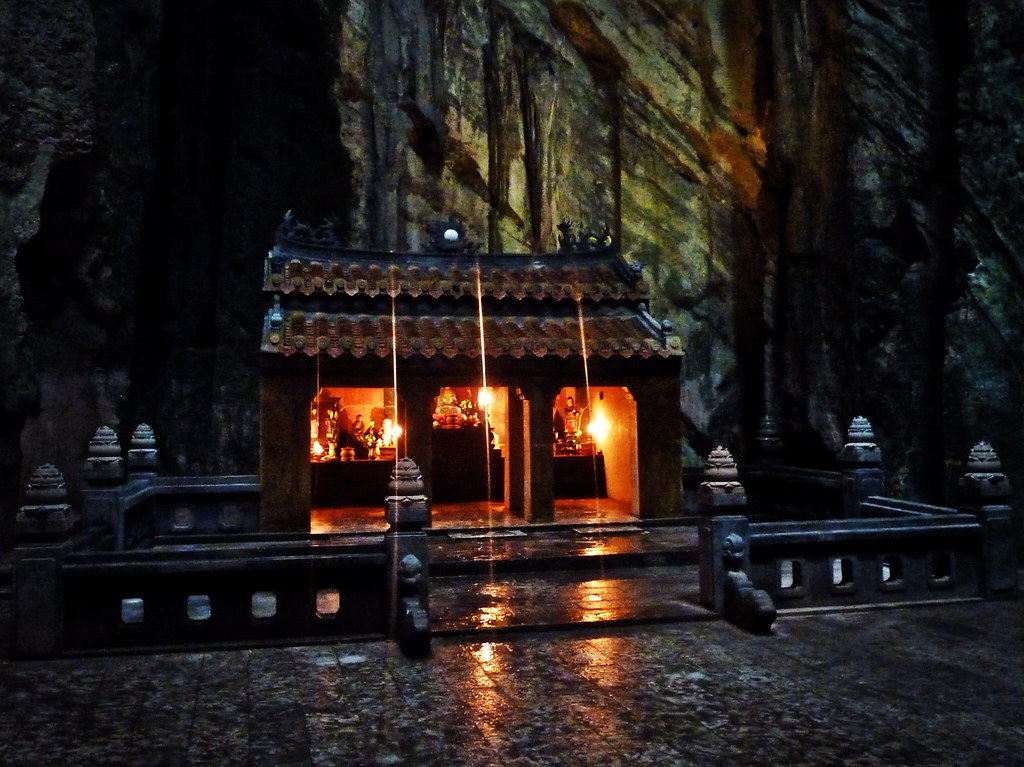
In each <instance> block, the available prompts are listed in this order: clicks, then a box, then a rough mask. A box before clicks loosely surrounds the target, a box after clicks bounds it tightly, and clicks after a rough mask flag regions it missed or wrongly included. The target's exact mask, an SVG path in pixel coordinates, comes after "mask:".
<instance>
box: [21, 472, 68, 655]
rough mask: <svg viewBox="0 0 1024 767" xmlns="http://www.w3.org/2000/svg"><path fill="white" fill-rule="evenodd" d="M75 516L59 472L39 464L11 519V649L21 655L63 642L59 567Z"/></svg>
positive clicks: (53, 649)
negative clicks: (12, 596) (13, 543)
mask: <svg viewBox="0 0 1024 767" xmlns="http://www.w3.org/2000/svg"><path fill="white" fill-rule="evenodd" d="M76 523H77V516H76V515H75V513H74V510H73V509H72V507H71V504H70V503H68V491H67V487H66V485H65V484H64V475H63V474H62V473H61V472H60V470H59V469H57V467H56V466H53V465H52V464H43V465H42V466H40V467H38V468H37V469H36V470H35V471H34V472H33V473H32V476H31V477H30V478H29V481H28V485H27V487H26V489H25V504H24V505H23V506H21V508H20V510H19V512H18V515H17V518H16V520H15V537H16V540H17V545H16V546H15V549H14V557H13V559H14V561H13V576H14V578H13V580H14V604H13V624H14V625H13V637H12V639H13V651H14V654H15V655H18V656H21V657H46V656H51V655H55V654H57V653H58V652H60V650H61V649H62V648H63V646H64V590H63V575H62V573H61V568H62V565H63V562H64V555H65V552H66V551H67V548H68V539H69V538H70V536H71V534H72V533H73V532H74V529H75V525H76Z"/></svg>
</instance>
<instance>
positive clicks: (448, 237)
mask: <svg viewBox="0 0 1024 767" xmlns="http://www.w3.org/2000/svg"><path fill="white" fill-rule="evenodd" d="M441 236H442V237H444V240H445V242H455V241H456V240H457V239H459V233H458V232H457V231H455V230H454V229H445V230H444V234H443V235H441Z"/></svg>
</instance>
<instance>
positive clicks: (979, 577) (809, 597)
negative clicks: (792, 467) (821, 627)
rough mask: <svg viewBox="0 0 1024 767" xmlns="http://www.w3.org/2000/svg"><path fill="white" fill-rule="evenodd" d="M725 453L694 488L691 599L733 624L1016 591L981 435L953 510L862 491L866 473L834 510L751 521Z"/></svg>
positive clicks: (992, 463) (1008, 525)
mask: <svg viewBox="0 0 1024 767" xmlns="http://www.w3.org/2000/svg"><path fill="white" fill-rule="evenodd" d="M727 454H728V451H725V450H724V449H723V448H719V449H718V450H717V451H715V452H713V453H712V455H711V456H709V458H708V472H707V477H708V478H707V480H706V481H705V483H704V484H703V486H702V491H703V492H702V496H701V509H702V510H701V514H702V517H701V521H700V526H699V534H698V537H699V549H700V568H701V573H700V578H701V592H700V599H701V602H702V604H704V605H705V606H707V607H709V608H711V609H713V610H715V611H717V612H719V613H721V614H722V615H724V616H725V617H726V618H728V619H730V620H732V621H734V622H736V623H738V624H740V625H744V626H746V627H747V628H750V629H753V630H759V631H764V630H767V629H768V628H769V627H770V626H771V624H772V622H773V621H774V620H775V617H776V612H777V609H782V610H787V609H793V608H823V607H829V608H836V607H843V606H854V605H865V604H883V603H885V604H887V603H908V602H933V601H952V600H963V599H997V598H1009V597H1015V596H1017V557H1016V542H1015V539H1014V525H1013V511H1012V509H1011V507H1010V506H1009V505H1008V503H1007V501H1008V500H1009V497H1010V487H1009V484H1008V482H1007V481H1006V477H1005V475H1003V474H1002V472H1001V467H1000V465H999V461H998V458H997V457H996V456H995V453H994V452H993V451H992V450H991V448H990V447H989V446H988V445H987V444H985V443H980V444H979V445H977V446H976V447H975V448H974V450H973V451H972V452H971V455H970V457H969V458H968V461H967V467H966V468H967V471H966V473H965V474H964V475H963V478H962V479H961V481H960V489H961V504H960V505H959V506H958V507H957V508H949V507H942V506H934V505H929V504H922V503H913V502H908V501H904V500H898V499H889V498H884V497H882V496H879V495H870V494H866V493H867V492H868V490H869V489H870V488H871V487H873V486H874V480H873V478H872V479H871V481H870V482H865V483H863V484H860V485H856V486H855V487H854V488H853V490H854V492H850V488H849V487H846V488H844V496H845V498H846V503H845V504H844V507H843V508H844V517H843V518H837V519H824V520H814V521H806V520H803V521H786V522H751V520H750V518H749V517H748V516H747V515H746V513H745V512H746V502H747V498H746V492H745V489H744V488H743V486H742V484H741V483H740V482H739V481H738V478H739V472H738V470H737V468H736V466H735V463H734V462H732V461H731V456H729V457H728V459H725V458H723V455H727ZM726 465H727V470H725V471H723V466H726ZM854 500H855V501H856V502H855V503H854ZM776 605H777V606H778V608H776Z"/></svg>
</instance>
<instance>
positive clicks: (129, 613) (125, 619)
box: [121, 597, 146, 626]
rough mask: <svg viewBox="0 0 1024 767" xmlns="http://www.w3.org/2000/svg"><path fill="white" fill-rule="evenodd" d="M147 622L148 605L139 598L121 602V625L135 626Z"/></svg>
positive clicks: (130, 598)
mask: <svg viewBox="0 0 1024 767" xmlns="http://www.w3.org/2000/svg"><path fill="white" fill-rule="evenodd" d="M145 622H146V603H145V602H144V601H143V600H142V599H139V598H138V597H129V598H127V599H122V600H121V623H124V624H125V625H129V626H130V625H135V624H139V623H145Z"/></svg>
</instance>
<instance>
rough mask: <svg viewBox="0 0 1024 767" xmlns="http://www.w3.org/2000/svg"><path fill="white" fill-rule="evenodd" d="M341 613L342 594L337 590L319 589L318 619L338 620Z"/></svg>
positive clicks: (317, 602)
mask: <svg viewBox="0 0 1024 767" xmlns="http://www.w3.org/2000/svg"><path fill="white" fill-rule="evenodd" d="M339 612H341V592H339V591H338V590H337V589H335V588H327V589H319V590H318V591H317V592H316V617H317V618H321V619H323V618H337V617H338V613H339Z"/></svg>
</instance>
